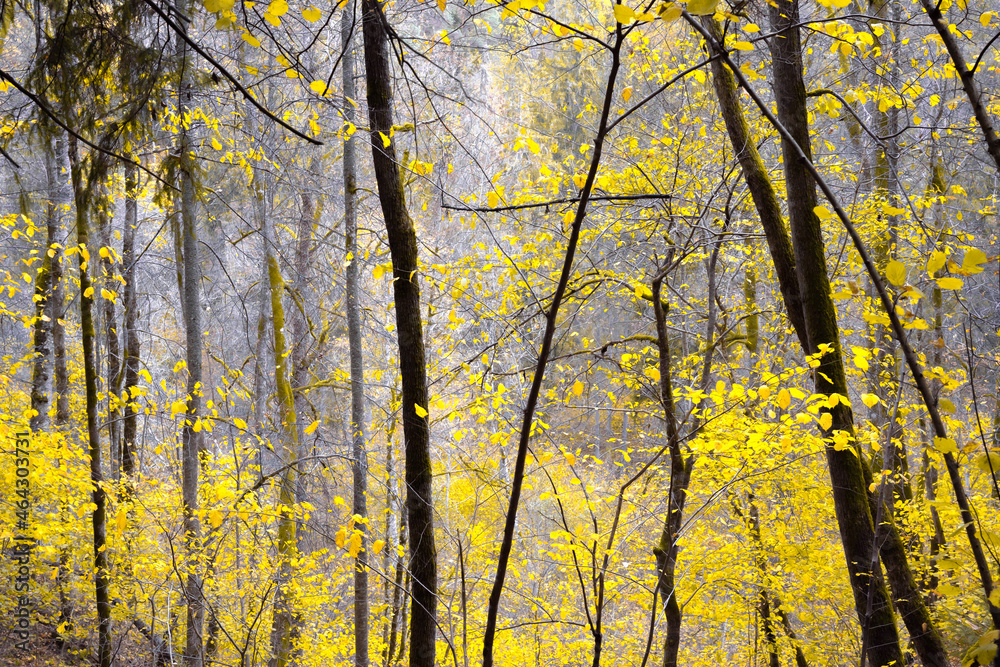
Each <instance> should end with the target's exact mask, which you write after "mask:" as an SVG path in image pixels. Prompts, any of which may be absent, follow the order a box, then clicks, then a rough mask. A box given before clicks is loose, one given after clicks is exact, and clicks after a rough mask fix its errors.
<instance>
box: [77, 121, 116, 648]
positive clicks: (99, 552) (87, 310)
mask: <svg viewBox="0 0 1000 667" xmlns="http://www.w3.org/2000/svg"><path fill="white" fill-rule="evenodd" d="M69 142H70V152H69V155H70V161H71V164H72V170H71V173H72V178H73V194H74V199H75V200H76V242H77V250H78V252H77V256H78V258H79V262H80V328H81V334H82V337H83V368H84V378H85V384H86V394H87V440H88V444H89V449H90V481H91V484H93V489H92V490H91V502H92V503H93V504H94V510H93V514H92V523H93V532H94V591H95V595H96V598H97V623H98V626H97V662H98V665H99V667H111V658H112V655H111V650H112V646H111V600H110V597H109V594H108V590H109V585H110V584H109V580H108V555H107V553H106V552H105V542H106V517H105V513H106V503H107V498H106V496H105V493H104V487H103V486H102V484H103V483H104V475H103V473H102V471H101V434H100V430H99V428H98V424H97V418H98V414H97V413H98V410H99V409H100V407H99V405H98V401H97V362H96V360H95V355H94V339H95V337H96V334H95V331H94V316H93V309H94V288H93V287H92V286H91V282H90V275H89V273H88V264H89V261H90V253H89V252H88V251H87V248H88V245H89V242H90V239H89V230H88V201H87V200H88V199H89V197H88V193H86V192H85V191H84V185H83V173H82V169H83V167H82V165H81V164H80V160H79V156H78V154H77V147H76V138H75V137H70V139H69Z"/></svg>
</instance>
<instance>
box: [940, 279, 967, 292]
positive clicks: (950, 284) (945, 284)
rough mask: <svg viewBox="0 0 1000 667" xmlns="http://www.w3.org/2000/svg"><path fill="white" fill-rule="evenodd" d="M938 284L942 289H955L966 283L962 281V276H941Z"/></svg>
mask: <svg viewBox="0 0 1000 667" xmlns="http://www.w3.org/2000/svg"><path fill="white" fill-rule="evenodd" d="M937 284H938V287H940V288H941V289H952V290H954V289H962V285H964V284H965V283H963V282H962V279H961V278H951V277H948V278H941V279H940V280H938V281H937Z"/></svg>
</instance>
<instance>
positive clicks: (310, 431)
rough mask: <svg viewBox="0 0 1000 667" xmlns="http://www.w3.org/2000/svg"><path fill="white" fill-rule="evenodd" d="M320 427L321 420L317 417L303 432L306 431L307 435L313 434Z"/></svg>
mask: <svg viewBox="0 0 1000 667" xmlns="http://www.w3.org/2000/svg"><path fill="white" fill-rule="evenodd" d="M318 428H319V420H318V419H317V420H316V421H314V422H313V423H312V424H309V426H306V427H305V428H304V429H303V430H302V432H303V433H305V434H306V435H312V434H313V433H315V432H316V429H318Z"/></svg>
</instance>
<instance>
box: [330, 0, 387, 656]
mask: <svg viewBox="0 0 1000 667" xmlns="http://www.w3.org/2000/svg"><path fill="white" fill-rule="evenodd" d="M354 16H355V3H354V2H353V0H351V2H349V3H348V4H347V7H346V8H345V9H344V12H343V14H342V15H341V24H340V37H341V50H342V52H343V54H344V56H343V61H342V62H341V67H342V68H343V78H344V103H343V104H344V106H343V109H344V120H345V121H346V122H348V123H352V122H354V107H353V100H354V99H355V97H356V93H355V89H354V51H353V46H352V44H351V41H352V40H351V34H352V32H353V31H354V21H355V18H354ZM355 162H356V158H355V144H354V138H353V136H352V137H348V138H347V140H346V141H344V236H345V239H346V248H345V250H346V254H347V295H346V301H347V340H348V346H349V348H350V356H351V475H352V477H353V487H354V496H353V498H354V500H353V509H352V511H353V512H354V514H355V515H356V516H362V517H367V516H368V501H367V497H366V496H367V493H368V452H367V450H366V447H365V377H364V370H365V364H364V348H363V345H362V338H361V305H360V302H359V297H360V294H359V290H358V273H359V264H360V262H359V259H358V218H357V211H356V204H355V199H356V194H355V193H356V191H357V185H356V184H355V174H356V169H357V168H356V166H355ZM359 526H360V530H362V542H361V550H360V551H359V552H358V560H357V563H356V564H355V567H354V665H355V667H368V634H369V628H368V616H369V612H368V609H369V604H368V554H367V553H366V552H365V549H366V548H367V545H366V543H365V536H364V531H365V525H364V524H359ZM387 549H391V547H388V546H387Z"/></svg>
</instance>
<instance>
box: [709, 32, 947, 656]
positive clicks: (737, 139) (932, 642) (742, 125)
mask: <svg viewBox="0 0 1000 667" xmlns="http://www.w3.org/2000/svg"><path fill="white" fill-rule="evenodd" d="M703 23H704V22H703ZM708 23H709V24H710V26H711V27H709V32H713V30H714V34H716V35H717V34H718V28H717V24H715V22H714V21H712V22H708ZM778 41H781V42H785V41H787V40H785V39H779V40H778ZM782 46H783V47H786V48H787V47H788V45H787V44H782ZM788 57H789V56H785V59H786V60H787V58H788ZM799 62H801V61H799ZM775 65H776V72H777V68H779V67H781V64H780V63H779V58H778V57H777V56H775ZM784 68H785V71H784V74H783V75H780V76H785V77H786V78H787V77H788V76H794V75H795V72H798V77H799V79H800V80H801V66H799V67H798V68H797V69H796V68H795V67H788V66H787V64H786V65H784ZM789 70H790V71H789ZM713 76H714V80H715V87H716V92H717V94H718V96H719V98H720V106H721V107H722V112H723V118H724V120H725V122H726V125H727V128H729V132H730V138H731V140H732V141H733V145H734V149H736V147H738V146H747V147H748V149H747V152H749V150H750V149H752V147H753V142H752V140H751V138H750V137H749V135H748V131H747V130H746V127H747V126H746V121H745V119H744V118H743V111H742V108H741V106H740V104H739V102H738V100H737V97H736V86H735V81H734V79H733V76H732V74H731V73H730V71H729V70H728V68H725V67H724V66H723V64H722V63H713ZM775 78H776V79H778V78H780V77H779V75H778V74H777V73H776V74H775ZM801 88H802V95H803V96H804V86H802V87H801ZM803 102H804V97H803ZM779 108H780V107H779ZM800 124H801V122H800ZM803 127H804V129H805V131H804V132H801V133H800V134H803V135H804V138H803V137H799V138H798V141H806V144H805V146H808V128H807V127H805V126H803ZM741 142H742V143H741ZM754 152H755V151H754ZM737 153H738V154H740V151H739V150H738V149H737ZM785 160H786V170H787V169H788V165H789V162H790V161H791V160H794V157H793V158H789V157H788V154H787V153H786V156H785ZM755 165H757V167H760V168H762V167H763V163H762V162H759V157H758V159H757V160H750V159H747V160H746V162H745V163H744V173H746V170H747V169H748V168H749V169H755ZM792 168H793V169H795V170H796V171H797V172H798V175H800V176H801V175H803V174H804V175H805V176H806V177H807V178H808V174H806V173H805V171H804V170H801V169H798V167H794V166H793V167H792ZM800 180H802V179H801V178H800ZM811 180H812V179H811V178H808V181H809V182H810V184H809V185H808V188H809V190H810V191H811V193H812V198H813V199H812V201H813V203H812V204H811V205H805V206H799V207H798V209H797V212H796V214H797V215H799V216H801V215H803V214H804V213H808V214H809V216H810V217H812V218H815V216H814V215H813V213H812V208H813V207H814V206H815V187H814V185H812V184H811ZM748 183H749V181H748ZM761 183H767V184H768V185H767V187H764V186H762V185H761ZM799 186H800V188H801V187H805V186H804V185H803V184H801V183H800V184H799ZM768 190H770V191H771V195H770V196H769V195H768V194H767V192H768ZM788 190H789V193H790V194H791V193H792V191H793V190H792V187H791V186H789V188H788ZM797 191H798V190H796V192H797ZM751 195H752V196H753V197H754V202H755V204H756V206H757V209H758V211H761V210H764V211H769V210H770V211H771V213H770V214H769V217H772V218H773V217H775V216H777V217H778V218H779V219H780V210H772V207H776V206H777V200H776V199H774V197H773V187H772V186H770V181H769V177H768V175H767V173H766V171H760V170H759V169H758V178H757V179H756V185H754V186H753V187H751ZM789 210H790V212H791V210H792V207H791V206H790V207H789ZM771 229H774V230H776V231H778V233H781V234H784V233H785V232H784V226H783V225H782V226H780V227H779V226H774V225H772V226H771V227H770V228H768V227H765V232H766V233H767V234H768V237H769V245H770V246H771V248H772V257H774V248H775V247H779V248H780V247H782V246H783V245H784V241H782V240H778V241H777V242H776V243H771V242H770V235H771V231H770V230H771ZM815 233H816V234H817V235H818V233H819V232H818V223H817V227H816V231H815ZM816 238H817V239H819V238H820V237H819V236H817V237H816ZM819 250H820V255H819V258H818V259H817V257H816V256H815V255H812V256H810V257H809V259H808V261H809V262H810V263H809V264H806V266H815V265H816V264H814V262H816V261H820V262H821V263H820V264H818V265H819V266H825V260H824V259H823V252H822V246H821V245H820V248H819ZM775 261H776V263H778V261H780V262H781V263H786V262H787V261H788V260H787V258H784V257H782V258H780V259H777V258H776V260H775ZM798 261H801V260H800V259H799V258H798V257H797V256H796V258H795V262H798ZM805 273H806V274H809V273H810V272H805ZM812 273H816V272H812ZM813 278H814V279H816V280H817V281H819V280H822V283H824V284H825V285H826V287H825V288H824V287H822V286H820V287H819V289H818V291H820V292H822V290H823V289H826V290H828V289H829V287H828V281H827V278H826V276H825V273H824V275H823V276H822V277H818V276H813ZM795 282H796V283H798V282H799V278H798V277H797V276H796V278H795ZM827 293H828V292H827ZM803 302H804V295H803V296H802V297H800V299H799V303H800V304H801V303H803ZM826 302H827V306H828V307H829V309H830V313H831V316H832V317H833V318H834V319H833V326H832V328H828V330H827V331H828V333H827V336H828V338H829V337H831V336H832V338H831V340H837V341H838V345H837V350H838V351H837V355H838V359H839V335H838V333H837V330H836V321H835V311H834V310H833V305H832V302H830V300H829V298H827V299H826ZM821 305H822V304H821ZM786 307H787V308H788V309H789V311H791V310H792V305H791V304H787V303H786ZM800 340H802V343H803V349H804V350H805V351H806V353H807V354H808V353H811V352H813V351H815V350H814V349H813V348H810V347H809V346H808V342H807V340H805V339H802V337H800ZM827 357H828V358H829V357H830V355H829V354H828V355H827ZM837 363H838V364H839V366H840V375H841V376H843V367H842V363H840V362H839V361H838V362H837ZM830 377H831V378H833V377H834V376H833V375H830ZM820 380H822V378H821V377H820V376H817V381H820ZM845 382H846V381H845ZM845 386H846V385H845ZM843 391H844V390H841V391H839V392H838V393H842V395H846V394H844V393H843ZM817 392H818V393H819V390H818V389H817ZM837 409H843V410H844V411H847V410H846V408H844V406H843V404H840V405H838V406H837ZM847 412H848V415H849V411H847ZM849 420H850V425H851V429H852V431H851V432H852V433H853V416H850V415H849ZM838 428H842V427H839V426H836V425H834V427H833V430H836V429H838ZM831 453H832V454H834V455H835V457H836V458H839V459H843V461H844V463H845V464H846V465H848V466H853V465H854V464H853V462H852V461H850V460H847V459H848V458H852V457H853V455H852V454H850V453H849V452H848V451H846V450H845V451H842V452H836V451H833V452H831V451H828V460H829V457H830V455H831ZM859 464H860V468H861V474H862V476H863V477H864V479H865V480H867V481H866V482H865V487H867V484H869V483H870V482H871V470H870V468H869V467H868V465H867V464H866V463H865V462H864V461H859ZM838 474H840V475H843V474H844V473H843V471H841V472H840V473H838ZM833 475H834V470H833V464H832V463H831V478H832V477H833ZM834 493H835V499H834V503H835V505H836V504H837V502H838V501H837V499H836V496H837V495H841V496H842V495H844V492H843V489H839V490H837V489H835V492H834ZM876 509H877V503H876V502H875V500H874V499H870V505H869V510H868V511H869V519H868V521H869V522H870V521H871V519H870V516H871V512H874V511H875V510H876ZM857 511H860V509H859V508H858V509H857ZM838 516H840V509H839V508H838ZM885 521H886V522H887V523H888V524H891V523H892V516H891V515H888V516H886V517H885ZM873 529H874V528H873ZM842 530H843V528H842ZM887 537H888V539H887V540H884V541H882V542H881V543H880V552H881V556H882V558H883V559H884V560H885V563H886V570H887V572H888V575H889V576H888V578H889V581H890V583H891V585H892V590H893V593H894V600H895V601H896V603H897V604H898V605H899V607H900V610H901V612H904V621H905V622H906V625H907V629H908V630H909V631H910V634H911V636H912V637H914V644H915V648H917V650H918V653H919V654H920V656H921V659H922V660H923V661H924V662H925V663H926V664H929V665H937V664H941V660H942V659H945V660H946V659H947V658H946V656H947V654H946V652H945V649H944V646H943V644H942V643H941V640H940V635H939V634H938V632H937V629H936V627H935V626H934V624H933V622H932V620H931V618H930V616H929V614H928V612H927V609H926V607H925V605H924V604H923V601H922V599H921V596H920V595H918V594H914V590H915V589H916V582H915V580H914V577H913V574H912V571H911V570H910V567H909V563H908V562H907V557H906V549H905V545H904V543H903V540H902V537H901V535H900V534H899V531H898V529H897V528H896V527H895V526H894V525H889V526H888V528H887ZM846 549H847V545H846V543H845V551H846ZM848 558H849V559H850V556H849V555H848ZM857 562H866V561H861V560H858V561H857ZM852 581H854V582H855V586H856V590H855V595H856V602H857V595H858V588H860V587H861V585H862V584H861V582H859V581H858V580H857V579H856V578H853V577H852ZM862 608H864V609H867V603H865V605H864V607H862ZM904 610H905V611H904ZM862 618H863V615H862Z"/></svg>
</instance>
